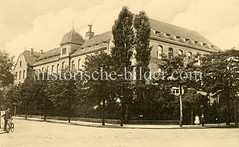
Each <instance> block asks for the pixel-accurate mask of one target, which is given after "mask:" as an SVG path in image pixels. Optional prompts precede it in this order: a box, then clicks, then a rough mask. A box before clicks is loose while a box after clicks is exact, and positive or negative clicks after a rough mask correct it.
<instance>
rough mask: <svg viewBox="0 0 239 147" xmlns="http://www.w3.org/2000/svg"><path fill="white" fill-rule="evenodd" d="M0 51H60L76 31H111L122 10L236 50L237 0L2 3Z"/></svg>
mask: <svg viewBox="0 0 239 147" xmlns="http://www.w3.org/2000/svg"><path fill="white" fill-rule="evenodd" d="M0 4H1V5H0V49H5V50H6V51H7V52H8V53H9V54H11V55H14V56H18V55H19V54H20V53H21V52H23V51H24V50H25V49H29V48H34V49H35V50H36V51H40V50H41V49H42V50H44V51H47V50H49V49H53V48H55V47H58V46H59V44H60V42H61V39H62V37H63V35H64V34H66V33H67V32H69V31H70V30H71V28H72V24H73V23H74V28H75V30H76V31H78V32H79V33H80V34H81V35H82V36H83V37H84V36H85V32H86V31H87V30H88V28H87V25H88V24H92V25H93V31H94V32H95V33H96V34H99V33H102V32H105V31H109V30H111V27H112V25H113V23H114V20H115V19H116V18H117V15H118V13H119V11H120V10H121V8H122V6H128V7H129V9H130V11H132V12H133V13H138V12H139V11H141V10H144V11H145V12H146V13H147V15H148V16H149V17H150V18H153V19H156V20H160V21H164V22H167V23H172V24H175V25H178V26H182V27H185V28H188V29H192V30H197V31H198V32H199V33H200V34H202V35H204V36H205V37H206V38H207V39H209V40H210V41H211V42H212V43H214V44H215V45H217V46H218V47H219V48H221V49H222V50H225V49H229V48H232V47H237V48H239V0H0Z"/></svg>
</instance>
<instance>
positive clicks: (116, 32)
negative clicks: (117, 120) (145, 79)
mask: <svg viewBox="0 0 239 147" xmlns="http://www.w3.org/2000/svg"><path fill="white" fill-rule="evenodd" d="M133 17H134V16H133V14H132V13H131V12H130V11H129V10H128V8H127V7H123V8H122V10H121V12H120V13H119V16H118V19H117V20H116V21H115V24H114V25H113V27H112V33H113V42H114V45H115V46H114V48H112V49H111V55H112V58H113V60H114V61H115V63H116V66H117V73H118V74H122V75H124V69H125V68H126V70H127V71H131V57H132V48H133V45H134V31H133ZM124 78H125V77H123V78H121V79H118V84H119V89H120V91H119V94H120V95H121V124H120V125H121V126H123V116H124V114H123V110H122V109H123V105H124V104H125V103H126V109H127V108H128V107H127V106H128V101H129V96H128V95H127V93H126V92H125V91H127V89H129V82H126V81H125V79H124ZM126 111H127V110H126ZM127 114H128V112H126V115H127ZM127 117H128V116H126V118H127Z"/></svg>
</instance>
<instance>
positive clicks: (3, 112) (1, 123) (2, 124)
mask: <svg viewBox="0 0 239 147" xmlns="http://www.w3.org/2000/svg"><path fill="white" fill-rule="evenodd" d="M3 114H5V111H1V112H0V115H1V119H0V128H3V126H4V118H3V117H2V115H3Z"/></svg>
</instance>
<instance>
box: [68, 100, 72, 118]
mask: <svg viewBox="0 0 239 147" xmlns="http://www.w3.org/2000/svg"><path fill="white" fill-rule="evenodd" d="M71 107H72V105H71V99H70V97H69V98H68V123H71Z"/></svg>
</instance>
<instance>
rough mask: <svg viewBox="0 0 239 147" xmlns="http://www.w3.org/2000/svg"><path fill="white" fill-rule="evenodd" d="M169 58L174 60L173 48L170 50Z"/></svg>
mask: <svg viewBox="0 0 239 147" xmlns="http://www.w3.org/2000/svg"><path fill="white" fill-rule="evenodd" d="M168 58H169V59H171V58H173V48H171V47H170V48H169V49H168Z"/></svg>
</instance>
